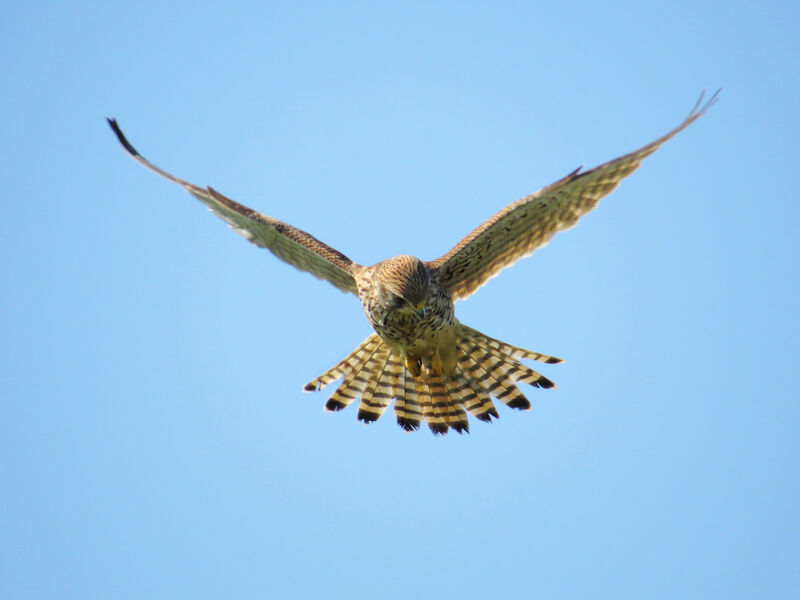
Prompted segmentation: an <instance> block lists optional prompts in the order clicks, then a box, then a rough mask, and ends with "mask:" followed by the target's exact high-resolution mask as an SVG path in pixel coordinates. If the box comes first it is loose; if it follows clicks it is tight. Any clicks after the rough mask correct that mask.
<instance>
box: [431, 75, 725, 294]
mask: <svg viewBox="0 0 800 600" xmlns="http://www.w3.org/2000/svg"><path fill="white" fill-rule="evenodd" d="M704 94H705V91H704V92H703V94H701V95H700V99H699V100H698V101H697V104H695V106H694V108H693V109H692V111H691V112H690V113H689V116H687V117H686V119H684V121H683V122H682V123H681V124H680V125H678V126H677V127H676V128H675V129H673V130H672V131H670V132H668V133H667V134H665V135H663V136H661V137H660V138H658V139H657V140H655V141H653V142H651V143H649V144H647V145H646V146H643V147H641V148H639V149H638V150H635V151H633V152H630V153H628V154H625V155H623V156H620V157H619V158H616V159H614V160H611V161H609V162H607V163H604V164H602V165H600V166H598V167H595V168H594V169H591V170H589V171H584V172H581V169H580V168H578V169H576V170H575V171H573V172H572V173H570V174H569V175H567V176H566V177H564V178H562V179H560V180H559V181H556V182H555V183H553V184H550V185H549V186H547V187H544V188H542V189H540V190H539V191H537V192H534V193H533V194H531V195H529V196H526V197H524V198H522V199H520V200H517V201H516V202H514V203H512V204H509V205H508V206H507V207H506V208H504V209H503V210H501V211H500V212H498V213H497V214H496V215H494V216H493V217H491V218H490V219H489V220H488V221H486V222H484V223H483V224H481V225H480V226H478V227H477V228H476V229H474V230H473V231H472V232H470V233H469V235H467V236H466V237H465V238H464V239H462V240H461V241H460V242H459V243H458V244H456V245H455V247H453V248H452V249H451V250H450V251H449V252H448V253H447V254H445V255H444V256H442V257H440V258H437V259H436V260H433V261H430V262H429V263H428V266H429V267H430V268H432V269H434V270H435V271H436V273H437V275H438V278H439V281H440V283H442V285H444V286H445V288H447V289H448V290H449V291H450V293H451V294H452V297H453V300H457V299H459V298H466V297H467V296H469V295H470V294H472V293H473V292H474V291H475V290H477V289H478V288H479V287H480V286H482V285H483V284H484V283H486V282H487V281H488V280H489V279H490V278H491V277H493V276H494V275H496V274H497V273H498V272H500V271H501V270H502V269H504V268H505V267H508V266H511V265H512V264H513V263H514V262H516V261H517V260H518V259H520V258H523V257H525V256H528V255H530V254H531V253H533V251H534V250H536V249H537V248H541V247H542V246H544V245H545V244H547V242H549V241H550V238H552V237H553V235H555V234H556V233H557V232H559V231H563V230H565V229H569V228H570V227H573V226H574V225H575V224H576V223H577V222H578V219H580V218H581V217H582V216H583V215H585V214H586V213H587V212H589V211H590V210H592V209H593V208H594V207H595V206H596V205H597V203H598V201H599V200H600V198H602V197H603V196H606V195H607V194H609V193H610V192H611V191H612V190H614V188H616V187H617V185H619V182H620V181H621V180H622V179H624V178H625V177H627V176H628V175H630V174H631V173H633V172H634V171H635V170H636V169H637V168H638V167H639V165H640V164H641V162H642V160H644V159H645V158H647V157H648V156H650V155H651V154H652V153H653V152H655V151H656V150H658V149H659V148H660V147H661V145H662V144H663V143H664V142H666V141H667V140H669V139H670V138H672V137H673V136H675V135H676V134H678V133H679V132H680V131H681V130H683V129H685V128H686V127H688V126H689V125H691V124H692V123H693V122H694V121H695V120H697V119H698V118H700V117H701V116H702V115H703V114H704V113H705V112H706V111H707V110H708V108H709V107H710V106H711V105H712V104H714V103H715V102H716V100H717V96H718V95H719V90H717V91H716V92H715V93H714V94H713V95H712V96H711V98H709V100H708V101H707V102H706V103H705V104H704V105H702V107H701V104H702V101H703V96H704Z"/></svg>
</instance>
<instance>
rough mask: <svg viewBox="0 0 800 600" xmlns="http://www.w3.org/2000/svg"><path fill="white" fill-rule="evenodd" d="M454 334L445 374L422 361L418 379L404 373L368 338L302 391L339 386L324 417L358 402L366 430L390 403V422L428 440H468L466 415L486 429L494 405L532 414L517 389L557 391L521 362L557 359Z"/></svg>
mask: <svg viewBox="0 0 800 600" xmlns="http://www.w3.org/2000/svg"><path fill="white" fill-rule="evenodd" d="M454 334H455V335H454V336H453V337H452V338H451V339H454V341H455V344H456V348H455V353H453V355H454V358H455V364H453V365H451V367H452V368H449V369H447V372H444V369H440V370H437V369H436V368H434V365H436V364H437V363H436V361H435V360H431V357H430V356H427V357H422V367H423V368H422V373H421V374H420V375H419V376H417V377H415V376H414V375H413V374H412V373H411V372H410V371H409V369H408V368H407V367H406V362H405V356H404V355H403V353H402V351H401V350H399V349H396V348H392V347H390V346H389V345H387V344H386V343H385V342H383V340H381V339H380V338H379V337H378V336H377V335H376V334H374V333H373V334H372V335H370V336H369V337H368V338H367V339H365V340H364V341H363V342H362V343H361V344H360V345H359V346H358V347H357V348H356V349H355V350H354V351H353V352H351V353H350V354H349V355H348V356H347V357H346V358H345V359H344V360H342V361H341V362H339V363H338V364H337V365H336V366H334V367H333V368H331V369H329V370H328V371H326V372H325V373H323V374H322V375H320V376H319V377H317V378H316V379H314V380H313V381H311V382H309V383H308V384H306V386H305V387H304V389H305V390H306V391H318V390H320V389H322V388H323V387H325V386H326V385H328V384H329V383H331V382H333V381H335V380H337V379H342V382H341V383H340V384H339V387H337V388H336V390H335V391H334V392H333V394H331V397H330V399H329V400H328V401H327V402H326V404H325V410H327V411H338V410H342V409H343V408H345V407H347V406H348V405H349V404H351V403H352V402H353V401H354V400H356V399H358V400H359V406H358V419H359V420H360V421H363V422H364V423H367V424H369V423H371V422H373V421H377V420H378V419H379V418H380V417H381V416H382V415H383V414H384V413H385V412H386V409H387V408H388V407H389V404H391V402H392V400H394V415H395V418H396V419H397V423H398V425H400V427H402V428H403V429H404V430H406V431H415V430H417V429H419V427H420V425H421V424H422V421H423V420H424V421H425V423H426V424H427V425H428V427H429V428H430V429H431V431H432V432H433V433H435V434H446V433H447V432H448V430H450V429H454V430H455V431H457V432H458V433H464V432H466V433H469V421H468V419H467V413H469V414H471V415H472V416H473V417H475V418H476V419H479V420H481V421H486V422H491V421H492V419H493V418H494V419H497V418H499V416H500V415H499V414H498V412H497V409H496V408H495V405H494V402H493V401H492V398H496V399H498V400H500V401H502V402H503V403H504V404H506V405H507V406H509V407H511V408H516V409H520V410H529V409H530V407H531V404H530V402H529V401H528V399H527V398H526V397H525V395H524V394H523V393H522V392H521V391H520V390H519V388H518V387H517V384H518V383H527V384H529V385H531V386H534V387H539V388H544V389H550V388H554V387H555V384H554V383H553V382H552V381H550V380H549V379H548V378H546V377H545V376H544V375H542V374H541V373H539V372H537V371H535V370H533V369H531V368H530V367H528V366H527V365H525V364H523V363H521V362H520V360H521V359H528V360H536V361H539V362H544V363H548V364H556V363H560V362H562V360H561V359H560V358H556V357H553V356H548V355H546V354H541V353H538V352H531V351H530V350H525V349H524V348H518V347H516V346H512V345H510V344H506V343H505V342H501V341H500V340H496V339H494V338H491V337H489V336H487V335H484V334H482V333H481V332H479V331H476V330H475V329H472V328H470V327H466V326H464V325H461V324H460V323H459V324H456V325H455V330H454Z"/></svg>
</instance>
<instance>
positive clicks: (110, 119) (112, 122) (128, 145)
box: [106, 117, 139, 156]
mask: <svg viewBox="0 0 800 600" xmlns="http://www.w3.org/2000/svg"><path fill="white" fill-rule="evenodd" d="M106 121H108V125H109V127H111V130H112V131H113V132H114V134H116V136H117V139H118V140H119V143H120V144H122V147H123V148H125V150H126V151H127V152H128V154H130V155H131V156H139V152H138V151H137V150H136V148H134V147H133V145H132V144H131V143H130V142H129V141H128V138H126V137H125V134H124V133H122V129H120V128H119V123H117V120H116V119H115V118H114V117H106Z"/></svg>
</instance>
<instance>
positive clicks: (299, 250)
mask: <svg viewBox="0 0 800 600" xmlns="http://www.w3.org/2000/svg"><path fill="white" fill-rule="evenodd" d="M107 120H108V124H109V125H110V126H111V129H113V130H114V133H115V134H116V135H117V138H118V139H119V142H120V144H122V146H123V147H124V148H125V150H126V151H127V152H128V154H130V155H131V156H132V157H133V158H134V159H136V161H138V162H139V163H141V164H143V165H144V166H145V167H147V168H148V169H150V170H151V171H154V172H155V173H158V174H159V175H161V176H162V177H165V178H167V179H169V180H170V181H172V182H174V183H177V184H178V185H180V186H182V187H183V188H185V189H186V191H188V192H189V193H190V194H192V195H193V196H194V197H195V198H197V199H198V200H200V202H202V203H203V204H205V205H206V206H207V207H208V208H209V209H211V212H213V213H214V214H215V215H216V216H218V217H219V218H220V219H222V220H223V221H225V222H226V223H228V225H230V226H231V228H232V229H233V230H234V231H235V232H236V233H238V234H240V235H241V236H243V237H244V238H246V239H247V240H248V241H249V242H251V243H252V244H255V245H256V246H259V247H261V248H267V249H268V250H270V251H271V252H272V253H273V254H274V255H275V256H277V257H278V258H280V259H281V260H283V261H284V262H287V263H289V264H290V265H292V266H294V267H295V268H297V269H299V270H301V271H306V272H308V273H311V274H312V275H314V276H315V277H318V278H319V279H324V280H326V281H329V282H330V283H332V284H333V285H335V286H336V287H337V288H339V289H340V290H342V291H343V292H352V293H354V294H356V293H357V287H356V282H355V279H354V278H353V272H354V271H355V270H356V269H358V268H359V267H360V266H359V265H358V264H356V263H354V262H353V261H351V260H350V259H349V258H347V256H345V255H344V254H342V253H341V252H339V251H338V250H336V249H334V248H331V247H330V246H328V245H327V244H325V243H323V242H321V241H319V240H318V239H317V238H315V237H314V236H313V235H311V234H310V233H306V232H305V231H303V230H301V229H297V228H296V227H292V226H291V225H289V224H288V223H284V222H283V221H279V220H278V219H274V218H273V217H269V216H267V215H263V214H261V213H259V212H257V211H255V210H253V209H251V208H248V207H247V206H244V205H243V204H239V203H238V202H236V201H235V200H231V199H230V198H228V197H226V196H224V195H222V194H221V193H219V192H218V191H216V190H215V189H213V188H211V187H207V188H202V187H199V186H197V185H194V184H193V183H190V182H188V181H185V180H183V179H180V178H179V177H175V176H174V175H172V174H170V173H167V172H166V171H164V170H163V169H161V168H159V167H157V166H156V165H154V164H153V163H151V162H150V161H148V160H147V159H145V158H144V157H143V156H142V155H141V154H139V152H138V151H137V150H136V148H134V147H133V146H132V145H131V144H130V142H129V141H128V140H127V138H126V137H125V135H124V134H123V133H122V130H121V129H120V128H119V125H118V124H117V121H116V119H107Z"/></svg>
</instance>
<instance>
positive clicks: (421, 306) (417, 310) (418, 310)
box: [412, 302, 425, 319]
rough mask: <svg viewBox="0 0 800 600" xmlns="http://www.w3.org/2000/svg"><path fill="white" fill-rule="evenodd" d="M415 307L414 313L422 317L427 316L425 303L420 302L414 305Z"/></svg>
mask: <svg viewBox="0 0 800 600" xmlns="http://www.w3.org/2000/svg"><path fill="white" fill-rule="evenodd" d="M412 308H413V309H414V314H415V315H417V316H418V317H419V318H420V319H424V318H425V303H424V302H420V303H419V304H418V305H417V306H413V307H412Z"/></svg>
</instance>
